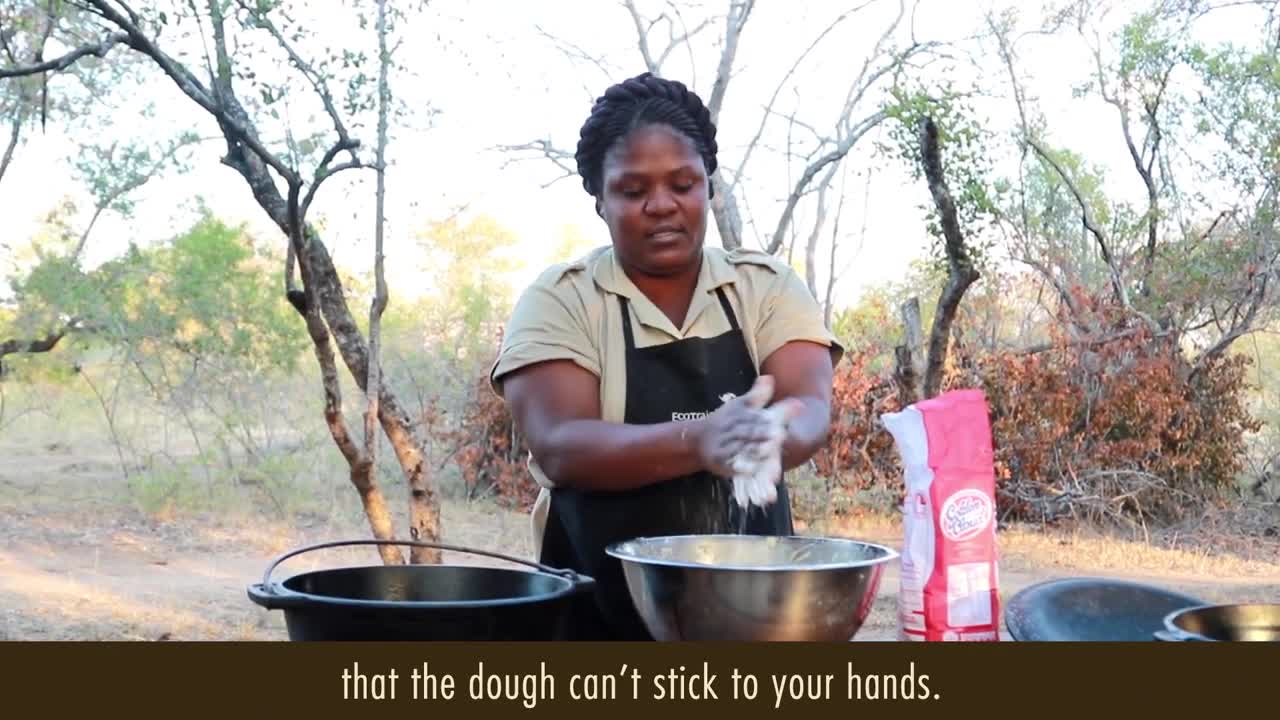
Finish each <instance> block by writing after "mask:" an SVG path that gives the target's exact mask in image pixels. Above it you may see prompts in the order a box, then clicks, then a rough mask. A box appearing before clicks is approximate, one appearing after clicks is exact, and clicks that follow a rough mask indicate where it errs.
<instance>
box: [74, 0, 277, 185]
mask: <svg viewBox="0 0 1280 720" xmlns="http://www.w3.org/2000/svg"><path fill="white" fill-rule="evenodd" d="M85 2H88V3H89V4H90V5H92V7H93V9H94V10H95V11H96V12H97V13H98V14H99V15H100V16H101V17H102V18H103V19H105V20H107V21H108V22H111V23H112V24H114V25H116V26H117V27H119V28H120V29H121V30H124V31H125V34H126V35H127V36H128V40H127V41H126V42H127V43H128V45H129V47H131V48H133V49H134V50H137V51H138V52H140V53H142V54H144V55H146V56H148V57H150V58H151V59H152V60H153V61H154V62H155V63H156V64H157V65H159V66H160V69H161V70H163V71H164V73H165V74H166V75H168V76H169V77H170V78H171V79H172V80H173V81H174V82H175V83H176V84H177V85H178V89H180V90H182V92H183V93H184V94H185V95H186V96H187V97H189V98H191V99H192V100H194V101H195V102H196V104H198V105H199V106H200V107H202V108H204V109H205V110H206V111H207V112H208V113H209V114H211V115H213V116H214V117H215V118H217V120H218V122H219V123H220V124H221V125H223V126H224V127H225V128H226V129H227V131H228V132H229V134H230V135H231V136H232V138H234V139H235V140H236V141H237V142H242V143H244V144H245V145H246V146H248V147H249V149H251V150H253V152H254V154H255V155H257V156H258V157H259V158H260V159H261V160H262V162H264V163H266V164H267V165H269V166H270V167H271V169H272V170H275V171H276V172H277V173H279V174H280V176H281V177H283V178H285V180H286V181H287V182H289V183H291V184H292V183H297V182H299V179H298V175H297V173H295V172H294V171H293V170H292V169H290V168H289V167H287V166H285V164H284V163H282V162H281V161H280V159H279V158H277V157H276V156H275V155H274V154H272V153H271V152H269V151H268V150H267V149H266V148H265V147H263V146H262V143H260V142H259V141H258V139H257V138H256V137H255V136H254V135H253V133H251V132H250V131H249V130H248V129H247V128H246V127H245V123H244V122H242V119H241V118H239V117H233V116H232V115H231V113H230V112H228V109H227V108H225V107H223V106H222V105H221V103H220V102H218V101H217V100H216V99H215V98H214V96H213V94H212V93H210V92H209V90H208V89H207V88H205V87H204V85H203V84H201V82H200V81H199V80H197V79H196V77H195V76H194V75H192V74H191V71H189V70H187V69H186V68H185V67H183V66H182V65H181V64H180V63H178V62H177V61H175V60H174V59H173V58H171V57H169V55H168V54H166V53H165V52H164V51H163V50H161V49H160V48H159V46H157V45H156V43H155V42H154V41H152V40H151V38H149V37H147V35H146V34H145V33H144V32H142V30H141V29H140V28H139V27H138V25H137V24H136V23H135V22H133V21H131V20H130V19H128V18H126V17H124V15H122V14H121V13H120V12H119V11H118V10H116V9H115V8H114V7H112V6H111V4H110V3H108V2H107V1H106V0H85ZM120 4H121V6H122V7H124V8H125V9H126V10H127V11H128V12H129V14H130V15H131V16H132V15H134V13H133V11H132V10H131V9H129V7H128V5H125V4H124V3H123V2H121V3H120Z"/></svg>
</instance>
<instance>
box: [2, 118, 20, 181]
mask: <svg viewBox="0 0 1280 720" xmlns="http://www.w3.org/2000/svg"><path fill="white" fill-rule="evenodd" d="M21 135H22V113H14V116H13V122H12V123H11V129H10V131H9V142H8V143H7V144H6V145H5V148H4V156H3V157H0V181H3V180H4V174H5V172H6V171H7V170H8V169H9V163H10V162H11V161H12V160H13V151H14V150H15V149H16V148H17V147H18V139H19V138H20V137H21Z"/></svg>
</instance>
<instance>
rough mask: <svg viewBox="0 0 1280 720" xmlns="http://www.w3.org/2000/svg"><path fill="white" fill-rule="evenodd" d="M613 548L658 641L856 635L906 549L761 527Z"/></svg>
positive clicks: (611, 552)
mask: <svg viewBox="0 0 1280 720" xmlns="http://www.w3.org/2000/svg"><path fill="white" fill-rule="evenodd" d="M607 552H608V553H609V555H611V556H613V557H615V558H617V559H618V560H620V561H621V562H622V567H623V572H624V573H625V576H626V579H627V586H628V588H629V590H630V592H631V599H632V602H634V603H635V606H636V609H637V611H638V612H639V614H640V617H641V618H642V619H643V620H644V623H645V625H646V626H647V627H648V629H649V632H650V633H651V634H652V635H653V636H654V639H656V640H729V641H782V640H791V641H818V642H847V641H849V640H852V639H853V637H854V635H856V634H857V632H858V630H859V629H860V628H861V627H862V624H863V622H865V621H866V619H867V615H868V614H870V612H871V606H872V604H873V603H874V602H875V599H876V592H877V590H878V589H879V587H880V578H881V576H882V575H883V574H884V568H885V566H886V564H888V563H889V562H891V561H892V560H894V559H895V558H897V557H898V553H897V551H895V550H892V549H890V548H888V547H885V546H883V545H876V544H873V543H867V542H860V541H857V540H848V539H845V538H827V537H803V536H791V537H770V536H756V535H679V536H668V537H654V538H637V539H635V540H628V541H625V542H620V543H615V544H613V545H611V546H609V547H608V548H607Z"/></svg>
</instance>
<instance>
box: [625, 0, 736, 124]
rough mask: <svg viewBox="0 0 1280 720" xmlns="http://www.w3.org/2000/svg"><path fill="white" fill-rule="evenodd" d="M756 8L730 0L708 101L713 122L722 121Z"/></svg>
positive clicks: (708, 108)
mask: <svg viewBox="0 0 1280 720" xmlns="http://www.w3.org/2000/svg"><path fill="white" fill-rule="evenodd" d="M627 1H628V2H630V0H627ZM754 7H755V0H729V12H728V14H727V15H726V16H725V35H724V50H723V51H721V53H720V63H719V64H718V65H717V66H716V79H715V82H714V83H712V84H711V97H709V98H708V99H707V110H709V111H710V112H711V121H712V122H719V120H720V108H721V107H722V106H723V105H724V96H725V93H726V92H728V90H729V80H730V79H731V78H732V76H733V63H734V59H735V58H736V56H737V54H738V40H739V38H741V36H742V30H743V29H744V28H745V27H746V26H747V20H748V19H749V18H750V17H751V10H752V8H754Z"/></svg>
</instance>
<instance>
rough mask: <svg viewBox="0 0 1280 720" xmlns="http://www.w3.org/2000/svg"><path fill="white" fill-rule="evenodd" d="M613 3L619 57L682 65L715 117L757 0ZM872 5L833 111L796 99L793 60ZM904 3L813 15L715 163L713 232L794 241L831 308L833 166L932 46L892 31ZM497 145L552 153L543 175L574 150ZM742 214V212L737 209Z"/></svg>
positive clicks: (781, 245) (724, 240) (837, 172)
mask: <svg viewBox="0 0 1280 720" xmlns="http://www.w3.org/2000/svg"><path fill="white" fill-rule="evenodd" d="M619 5H620V11H619V12H618V17H619V22H626V23H627V24H628V25H629V26H632V27H634V29H635V37H636V43H635V46H634V48H632V49H630V50H629V51H628V52H629V53H630V54H631V56H632V59H630V60H627V61H625V62H623V63H622V64H623V65H625V66H630V67H635V63H634V59H635V55H636V54H637V53H638V55H639V57H638V59H639V60H640V63H641V67H643V69H644V70H647V71H648V72H651V73H653V74H654V75H658V76H666V75H672V76H674V75H675V74H676V73H677V72H682V73H683V74H682V76H681V77H682V80H683V79H684V78H686V77H687V78H689V80H687V81H686V84H687V85H689V86H690V87H691V88H692V89H694V90H696V91H698V92H699V94H700V95H701V96H702V97H703V98H705V99H706V102H707V107H708V110H709V111H710V113H711V118H712V121H713V122H716V123H720V117H721V112H722V110H723V109H724V107H725V106H726V99H727V98H728V97H730V88H731V85H733V81H734V78H735V77H737V76H738V75H739V74H740V73H741V72H742V71H743V67H744V66H745V65H747V64H748V63H747V62H746V61H744V60H743V55H744V53H745V52H747V48H748V47H750V44H749V40H750V38H751V37H752V36H751V35H749V34H748V33H747V28H748V23H749V21H751V19H752V18H753V17H756V16H758V14H759V12H760V10H759V9H758V8H757V6H756V3H755V2H754V0H728V2H727V3H726V5H727V6H726V7H725V10H724V12H723V13H722V14H711V15H708V16H706V17H702V18H694V17H686V13H685V12H684V11H682V9H681V8H680V7H679V6H678V5H677V4H676V3H673V2H666V3H665V4H663V5H662V8H663V9H662V10H661V11H657V10H656V6H657V3H654V5H655V9H654V10H650V11H647V12H646V10H642V9H641V8H640V7H639V6H638V5H637V3H636V2H634V0H623V1H622V2H620V3H619ZM881 6H883V7H885V8H887V10H886V14H887V16H888V19H887V20H883V19H877V20H868V21H869V22H883V30H882V32H880V34H879V35H878V37H877V39H876V41H875V42H874V43H873V44H872V46H871V48H870V49H869V51H867V53H866V54H865V55H864V56H863V57H861V58H860V59H859V60H857V61H855V62H853V63H852V66H853V68H854V69H853V70H852V71H851V72H850V73H849V77H848V86H847V89H846V91H845V92H844V94H843V100H842V101H840V102H839V103H837V104H836V108H835V110H834V113H833V114H832V113H828V114H827V116H826V117H822V111H821V110H812V109H806V108H805V107H804V104H803V103H802V102H801V100H800V88H801V86H802V79H801V77H802V74H801V70H802V68H803V67H804V66H805V65H806V64H808V65H813V64H814V63H816V62H818V60H817V59H816V58H817V56H819V55H820V54H821V53H820V51H821V50H823V49H824V48H827V47H830V46H831V45H832V44H833V43H835V42H836V38H837V37H839V32H838V31H839V30H841V29H847V28H850V27H851V26H855V25H857V24H858V23H859V21H861V20H862V19H863V18H869V17H870V16H871V15H872V14H873V11H874V10H877V9H880V7H881ZM913 11H914V6H913V7H912V9H910V10H909V9H908V5H907V3H906V2H905V0H899V1H898V2H896V3H895V2H888V3H887V4H886V3H877V2H875V1H874V0H872V2H864V3H860V4H858V5H856V6H855V7H852V8H850V9H847V10H843V11H840V12H838V13H833V17H832V19H831V20H830V21H828V22H824V23H823V24H822V28H823V29H822V30H821V32H818V33H817V35H816V37H814V39H813V40H812V41H811V42H810V43H808V44H807V45H806V46H805V48H804V49H803V50H802V51H801V52H800V53H799V55H798V56H797V57H796V59H795V60H794V62H793V63H792V64H791V65H790V66H789V67H787V68H786V70H785V72H784V73H783V74H782V77H781V78H779V79H778V80H777V83H776V85H774V86H773V91H772V94H771V95H770V97H769V99H768V100H767V101H766V102H765V103H764V105H763V107H760V108H758V109H754V108H753V109H752V110H751V111H750V112H751V113H752V114H751V115H749V116H748V117H750V118H751V119H750V120H748V123H747V127H750V128H754V130H753V131H752V133H751V136H750V138H748V139H747V140H746V141H745V143H744V144H743V145H742V146H741V147H736V148H731V147H727V146H726V144H725V143H724V142H721V146H720V147H721V152H720V157H721V160H720V167H719V168H718V169H717V171H716V172H715V173H714V174H713V175H712V178H711V182H712V186H713V188H714V190H715V198H714V200H713V202H712V214H713V216H714V218H715V222H716V228H717V231H718V233H719V236H720V240H721V244H722V245H723V246H724V247H725V248H727V249H734V248H738V247H741V246H743V245H744V244H745V243H746V241H747V239H748V238H747V234H748V231H751V232H752V233H753V234H754V236H755V237H754V242H755V244H756V246H757V247H759V248H761V249H763V250H764V251H766V252H768V253H770V254H779V253H781V252H783V251H784V250H785V251H786V252H787V255H788V258H789V259H790V257H791V256H793V255H794V253H795V250H796V245H797V243H801V252H803V253H804V268H805V271H804V273H803V274H804V277H805V279H806V282H807V283H808V286H809V290H810V292H811V293H813V295H814V297H815V298H818V299H819V301H820V302H823V304H824V306H826V310H827V314H828V318H829V314H830V304H831V302H830V297H831V288H832V286H834V284H835V283H836V281H837V280H838V273H837V270H836V267H835V265H836V261H835V259H834V258H835V256H836V245H837V244H838V243H839V242H840V239H841V237H842V235H841V233H840V230H839V221H840V214H841V212H842V211H843V209H844V202H843V197H844V193H843V190H841V191H840V192H839V197H838V198H832V197H831V196H830V193H831V191H832V187H833V184H834V183H835V182H836V181H837V179H838V178H840V177H841V176H842V172H843V170H844V165H845V160H846V158H847V157H848V156H849V155H850V153H851V152H852V151H853V150H854V149H855V148H856V147H858V146H859V143H860V142H862V141H863V139H864V138H865V137H867V136H868V135H869V134H871V133H872V132H873V131H875V130H876V129H878V128H880V127H881V126H882V124H883V123H884V122H885V121H886V120H887V119H888V118H889V111H888V109H887V107H885V105H886V103H888V102H890V101H889V100H887V99H885V98H884V97H882V93H883V92H884V91H886V90H887V89H888V88H889V87H891V86H892V85H893V84H894V83H896V82H897V81H898V80H899V79H900V77H901V75H902V74H903V73H905V72H907V71H908V70H909V69H916V70H919V69H920V68H922V67H924V65H925V64H927V62H929V61H930V60H929V58H931V56H933V54H935V53H936V51H937V50H938V49H939V48H940V47H941V45H940V43H936V42H929V41H919V40H917V39H916V38H915V35H914V32H910V33H909V36H908V37H906V38H899V37H897V36H898V35H900V34H901V33H903V32H904V31H905V30H909V28H904V24H905V23H906V22H907V21H908V19H909V17H910V14H911V13H912V12H913ZM717 26H719V27H722V28H723V30H722V31H721V32H720V34H719V36H718V38H717V39H716V41H715V44H714V45H710V46H703V45H700V44H699V41H700V40H701V39H702V38H705V37H707V36H708V32H707V30H708V29H711V28H715V27H717ZM542 32H543V34H544V35H545V36H547V37H548V38H549V39H550V40H551V41H552V42H553V43H555V44H556V46H557V47H558V48H559V49H560V51H561V52H563V53H565V54H566V55H567V56H568V57H569V58H570V59H571V61H572V62H574V63H575V64H576V65H578V66H579V67H585V65H584V64H583V63H589V64H590V66H591V67H593V68H595V69H598V70H600V71H601V72H602V73H603V74H604V76H605V78H606V79H607V81H608V82H617V81H619V80H621V79H622V77H621V76H619V71H617V70H615V69H614V68H615V64H614V63H610V62H609V61H608V60H607V59H606V58H603V57H596V56H592V55H590V54H588V53H587V52H585V51H583V50H582V49H581V48H580V47H578V46H577V45H576V44H574V43H572V42H569V41H567V40H563V39H560V38H558V37H556V36H554V35H552V34H551V33H547V32H546V31H542ZM664 32H665V35H666V37H665V38H661V39H660V38H659V35H660V34H662V33H664ZM755 37H756V38H757V39H756V42H757V43H758V42H762V41H763V36H755ZM695 56H697V57H699V58H705V59H706V61H707V63H708V64H709V65H711V66H714V68H715V72H714V74H713V76H712V77H711V78H710V79H709V80H705V81H703V82H701V83H699V82H698V79H699V76H698V67H699V61H697V60H695V59H694V58H695ZM686 57H688V58H689V64H688V65H687V66H685V67H684V68H683V69H682V70H681V71H677V70H674V69H673V68H672V65H673V64H674V63H675V62H678V61H681V60H683V59H684V58H686ZM748 57H749V56H748ZM841 58H842V59H841V60H840V62H842V63H843V62H847V61H848V60H847V58H844V56H843V53H842V54H841ZM633 74H635V73H634V72H627V73H625V75H633ZM625 75H624V76H625ZM738 82H741V81H738ZM788 98H791V99H793V104H792V106H791V107H790V108H789V109H785V108H784V107H783V105H784V103H785V102H787V100H788ZM756 113H758V115H757V114H756ZM738 117H742V116H741V115H739V116H738ZM757 118H758V119H757ZM775 143H776V144H778V145H781V146H782V149H780V150H778V151H777V153H778V154H779V155H780V156H781V159H780V160H779V161H778V163H779V164H780V166H781V167H779V166H778V165H775V166H772V167H770V168H768V169H759V170H758V168H763V167H764V162H767V160H765V161H761V160H760V159H759V158H761V157H762V156H763V154H764V153H765V152H767V151H768V148H769V146H770V145H771V144H775ZM503 149H505V150H506V151H507V152H510V153H512V156H513V157H515V158H543V159H546V160H548V161H550V162H552V163H553V164H555V165H556V166H557V167H558V168H559V169H560V171H561V174H560V175H559V176H558V177H557V178H556V180H553V181H552V182H555V181H557V180H559V179H563V178H565V177H571V176H573V175H574V174H575V172H576V170H575V169H574V167H573V164H572V163H573V153H572V152H571V151H567V150H565V149H563V148H561V147H560V146H557V145H556V144H555V143H554V142H552V141H551V140H546V139H540V140H535V141H532V142H525V143H520V144H512V145H505V146H503ZM753 159H754V160H755V161H754V162H753ZM757 173H758V174H757ZM762 177H767V178H770V180H771V182H768V181H762V180H761V179H760V178H762ZM775 178H778V179H775ZM779 183H780V184H779ZM752 184H757V185H758V186H759V187H760V188H761V190H760V196H756V197H749V195H750V193H749V191H748V187H749V186H751V185H752ZM767 193H772V194H774V195H775V196H776V197H777V198H778V200H777V201H776V202H775V203H774V208H775V210H774V212H775V213H776V214H775V215H774V217H773V218H772V219H771V220H767V221H765V222H766V223H767V224H766V225H765V228H766V230H765V231H764V232H761V231H760V225H759V224H757V223H755V222H753V221H750V218H751V216H752V213H751V211H750V208H751V207H752V206H753V205H754V206H756V207H761V206H764V205H766V204H767V202H766V201H764V200H763V197H762V196H764V195H765V194H767ZM833 200H834V201H833ZM809 203H813V207H812V209H811V213H812V214H811V215H810V216H809V217H807V218H802V217H801V215H802V210H810V208H809V205H808V204H809ZM833 209H834V216H833V215H832V211H833ZM744 214H745V216H746V217H747V218H748V221H744V219H743V218H744ZM828 223H830V224H831V225H832V226H833V228H832V230H831V233H830V236H829V242H830V243H831V245H830V247H829V248H827V251H828V256H829V257H828V262H827V264H828V265H829V273H828V276H827V278H826V283H825V284H826V288H825V290H824V289H823V288H821V287H820V283H819V278H818V271H817V268H818V267H819V266H821V265H822V264H824V263H823V262H822V258H823V249H824V248H823V247H822V243H821V240H822V238H823V237H825V236H826V232H827V227H828ZM802 238H803V239H802Z"/></svg>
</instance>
